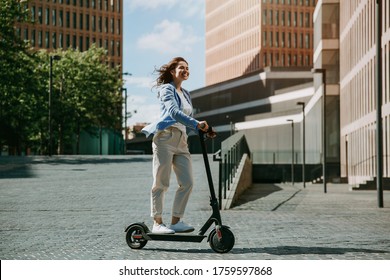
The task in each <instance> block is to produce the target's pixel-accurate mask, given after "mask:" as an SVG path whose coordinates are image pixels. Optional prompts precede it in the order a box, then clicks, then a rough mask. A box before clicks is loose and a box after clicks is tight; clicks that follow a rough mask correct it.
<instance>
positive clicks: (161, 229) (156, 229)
mask: <svg viewBox="0 0 390 280" xmlns="http://www.w3.org/2000/svg"><path fill="white" fill-rule="evenodd" d="M152 233H159V234H173V233H175V231H174V230H173V229H170V228H168V227H167V226H166V225H164V224H156V223H154V224H153V229H152Z"/></svg>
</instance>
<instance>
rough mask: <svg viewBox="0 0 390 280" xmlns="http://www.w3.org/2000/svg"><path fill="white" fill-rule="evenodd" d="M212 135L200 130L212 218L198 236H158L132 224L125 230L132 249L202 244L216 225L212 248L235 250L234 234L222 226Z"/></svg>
mask: <svg viewBox="0 0 390 280" xmlns="http://www.w3.org/2000/svg"><path fill="white" fill-rule="evenodd" d="M211 135H214V136H215V132H214V131H213V130H212V128H211V127H209V129H208V132H203V131H202V130H199V138H200V145H201V149H202V154H203V160H204V164H205V168H206V174H207V180H208V184H209V189H210V206H211V208H212V214H211V216H210V218H209V219H208V220H207V221H206V223H205V224H204V225H203V226H202V228H201V229H200V230H199V232H198V234H178V233H175V234H157V233H152V232H151V231H150V230H149V228H148V227H147V226H146V225H145V224H144V223H142V222H140V223H134V224H131V225H129V226H128V227H127V228H126V230H125V232H126V242H127V245H129V247H130V248H131V249H142V248H143V247H144V246H145V245H146V243H148V241H149V240H154V241H176V242H198V243H200V242H202V240H203V239H204V238H206V237H207V235H206V232H207V230H208V229H209V228H210V227H211V226H212V225H213V224H215V227H214V228H213V229H212V230H211V231H210V233H209V234H208V238H207V241H208V242H209V245H210V247H211V248H212V249H213V250H214V251H215V252H217V253H227V252H229V251H230V250H231V249H232V248H233V246H234V241H235V239H234V234H233V233H232V231H231V230H230V229H229V227H228V226H225V225H223V224H222V220H221V214H220V211H219V204H218V200H217V198H216V195H215V190H214V185H213V180H212V177H211V171H210V164H209V160H208V157H207V151H206V145H205V139H206V138H210V137H208V136H211Z"/></svg>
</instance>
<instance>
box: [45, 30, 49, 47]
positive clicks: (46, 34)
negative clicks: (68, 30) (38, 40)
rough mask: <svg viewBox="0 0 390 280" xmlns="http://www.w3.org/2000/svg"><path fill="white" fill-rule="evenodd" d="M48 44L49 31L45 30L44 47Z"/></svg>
mask: <svg viewBox="0 0 390 280" xmlns="http://www.w3.org/2000/svg"><path fill="white" fill-rule="evenodd" d="M49 46H50V33H49V31H46V32H45V48H46V49H48V48H49Z"/></svg>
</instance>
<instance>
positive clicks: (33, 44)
mask: <svg viewBox="0 0 390 280" xmlns="http://www.w3.org/2000/svg"><path fill="white" fill-rule="evenodd" d="M31 45H32V46H33V47H35V29H33V30H31Z"/></svg>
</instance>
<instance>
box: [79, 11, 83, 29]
mask: <svg viewBox="0 0 390 280" xmlns="http://www.w3.org/2000/svg"><path fill="white" fill-rule="evenodd" d="M79 27H80V29H81V30H82V29H83V28H84V15H83V14H81V13H80V16H79Z"/></svg>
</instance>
